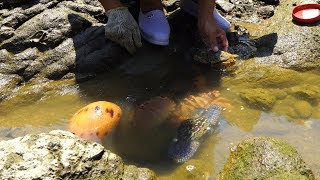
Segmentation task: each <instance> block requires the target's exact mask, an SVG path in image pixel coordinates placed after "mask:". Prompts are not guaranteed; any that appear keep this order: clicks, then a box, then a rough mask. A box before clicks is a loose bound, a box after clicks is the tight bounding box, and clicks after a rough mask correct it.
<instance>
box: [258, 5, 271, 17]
mask: <svg viewBox="0 0 320 180" xmlns="http://www.w3.org/2000/svg"><path fill="white" fill-rule="evenodd" d="M258 14H259V16H261V17H263V18H270V17H271V16H273V14H274V7H273V6H271V5H269V6H262V7H260V8H259V9H258Z"/></svg>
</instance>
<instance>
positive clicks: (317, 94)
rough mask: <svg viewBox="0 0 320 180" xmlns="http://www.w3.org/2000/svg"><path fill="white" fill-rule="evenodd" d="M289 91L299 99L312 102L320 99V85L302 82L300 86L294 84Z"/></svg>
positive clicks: (314, 102)
mask: <svg viewBox="0 0 320 180" xmlns="http://www.w3.org/2000/svg"><path fill="white" fill-rule="evenodd" d="M288 93H289V94H292V95H293V96H295V97H297V98H298V99H303V100H306V101H308V102H309V103H311V104H317V103H319V101H320V88H319V86H314V85H310V84H301V85H299V86H294V87H292V88H290V89H289V92H288Z"/></svg>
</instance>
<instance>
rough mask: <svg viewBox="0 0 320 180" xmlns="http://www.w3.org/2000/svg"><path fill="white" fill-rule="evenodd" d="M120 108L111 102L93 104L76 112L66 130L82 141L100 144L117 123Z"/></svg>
mask: <svg viewBox="0 0 320 180" xmlns="http://www.w3.org/2000/svg"><path fill="white" fill-rule="evenodd" d="M121 115H122V111H121V108H120V107H119V106H118V105H116V104H114V103H111V102H107V101H98V102H93V103H91V104H89V105H87V106H85V107H83V108H81V109H80V110H79V111H78V112H76V113H75V114H74V115H73V117H72V118H71V119H70V123H69V128H68V130H69V131H70V132H72V133H74V134H75V135H77V136H80V137H82V138H84V139H88V140H92V141H96V142H101V140H103V139H104V137H105V136H106V135H107V134H108V133H110V132H111V131H112V130H113V129H114V128H115V127H116V126H117V125H118V123H119V120H120V117H121Z"/></svg>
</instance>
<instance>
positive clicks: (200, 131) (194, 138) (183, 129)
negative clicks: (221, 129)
mask: <svg viewBox="0 0 320 180" xmlns="http://www.w3.org/2000/svg"><path fill="white" fill-rule="evenodd" d="M220 113H221V108H220V106H218V105H213V106H210V107H209V108H207V109H204V108H198V109H196V111H195V112H194V115H193V116H192V117H191V118H190V119H187V120H185V121H183V122H182V123H181V124H180V126H179V128H178V131H177V135H176V137H175V138H174V139H173V140H172V142H171V144H170V146H169V150H168V156H169V157H170V158H171V159H172V160H173V161H174V162H177V163H183V162H186V161H187V160H188V159H190V158H191V157H192V156H193V155H194V154H195V153H196V151H197V150H198V148H199V147H200V144H201V143H202V141H204V140H205V139H206V138H207V137H208V136H209V135H210V134H212V133H213V132H214V131H216V128H217V126H218V124H219V121H220Z"/></svg>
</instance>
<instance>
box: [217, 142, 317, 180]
mask: <svg viewBox="0 0 320 180" xmlns="http://www.w3.org/2000/svg"><path fill="white" fill-rule="evenodd" d="M284 173H297V174H300V175H302V176H305V177H306V178H308V179H315V178H314V175H313V173H312V171H311V170H310V169H309V168H308V167H307V166H306V164H305V162H304V161H303V160H302V158H301V156H300V155H299V154H298V152H297V150H296V149H295V148H293V147H292V146H291V145H289V144H288V143H286V142H285V141H282V140H280V139H276V138H270V137H256V138H248V139H246V140H243V141H242V142H241V143H240V144H238V145H237V146H236V147H234V148H232V150H231V152H230V156H229V158H228V160H227V162H226V163H225V165H224V167H223V169H222V171H220V172H219V174H218V177H217V179H267V178H271V177H274V176H278V175H281V174H284Z"/></svg>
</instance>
